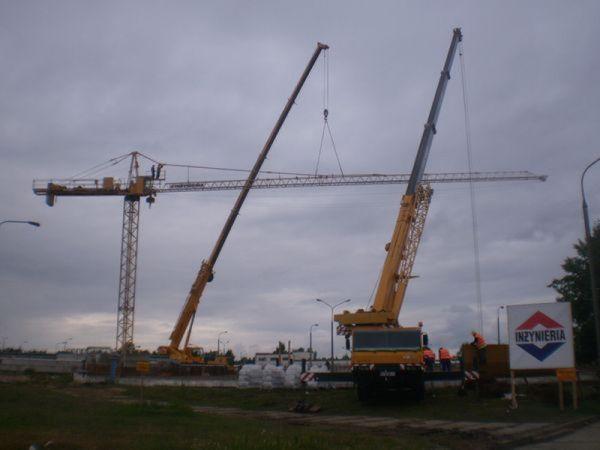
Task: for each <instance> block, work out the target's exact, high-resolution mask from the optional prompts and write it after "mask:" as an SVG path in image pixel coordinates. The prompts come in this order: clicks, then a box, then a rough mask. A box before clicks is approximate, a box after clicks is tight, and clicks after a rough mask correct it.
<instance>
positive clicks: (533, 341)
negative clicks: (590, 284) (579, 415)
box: [507, 302, 577, 409]
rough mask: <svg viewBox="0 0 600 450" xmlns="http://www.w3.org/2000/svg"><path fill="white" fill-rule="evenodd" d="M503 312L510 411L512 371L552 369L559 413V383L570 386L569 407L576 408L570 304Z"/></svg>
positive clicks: (516, 307)
mask: <svg viewBox="0 0 600 450" xmlns="http://www.w3.org/2000/svg"><path fill="white" fill-rule="evenodd" d="M507 312H508V336H509V353H510V370H511V396H512V404H513V407H516V405H517V399H516V386H515V377H514V373H515V371H516V370H539V369H555V370H556V376H557V380H558V383H559V385H558V388H559V402H560V405H561V409H563V408H564V392H563V384H562V383H563V381H571V382H572V383H573V407H574V408H577V389H576V388H577V386H576V381H577V375H576V372H575V353H574V351H573V319H572V315H571V304H570V303H563V302H561V303H534V304H528V305H509V306H508V307H507Z"/></svg>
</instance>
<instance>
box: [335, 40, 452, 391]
mask: <svg viewBox="0 0 600 450" xmlns="http://www.w3.org/2000/svg"><path fill="white" fill-rule="evenodd" d="M461 40H462V33H461V30H460V28H455V29H454V32H453V36H452V41H451V43H450V48H449V50H448V54H447V56H446V62H445V64H444V68H443V70H442V73H441V75H440V79H439V82H438V85H437V90H436V92H435V97H434V99H433V104H432V105H431V110H430V112H429V117H428V119H427V123H426V124H425V129H424V131H423V135H422V137H421V142H420V144H419V149H418V151H417V156H416V158H415V162H414V165H413V169H412V172H411V175H410V179H409V182H408V186H407V188H406V193H405V194H404V196H403V197H402V202H401V207H400V212H399V214H398V219H397V220H396V226H395V229H394V233H393V235H392V240H391V242H389V243H388V244H387V245H386V246H385V249H386V251H387V256H386V259H385V262H384V264H383V269H382V272H381V277H380V279H379V285H378V288H377V292H376V295H375V300H374V302H373V306H372V307H371V308H370V310H368V311H365V310H362V309H359V310H357V311H356V312H349V311H344V312H343V313H341V314H336V315H335V320H336V321H337V322H338V323H339V327H338V330H339V333H340V334H344V335H345V336H346V339H347V341H346V342H347V345H348V346H349V341H350V338H352V371H353V376H354V381H355V384H356V386H357V390H358V397H359V399H360V400H361V401H366V400H369V399H370V398H372V397H373V396H374V395H375V394H376V393H377V391H378V390H379V389H394V390H401V389H406V388H411V389H413V390H414V391H415V392H416V394H417V397H418V398H422V397H423V395H424V376H423V375H424V370H423V348H424V347H425V346H427V344H428V343H427V335H426V334H424V333H423V332H422V330H421V324H419V326H417V327H403V326H401V325H400V324H399V323H398V315H399V314H400V309H401V308H402V303H403V302H404V295H405V293H406V287H407V285H408V280H409V279H410V278H411V271H412V267H413V263H414V260H415V256H416V254H417V248H418V247H419V241H420V239H421V234H422V232H423V227H424V225H425V218H426V216H427V211H428V209H429V202H430V200H431V195H432V193H433V190H432V189H431V187H430V186H429V185H428V184H426V183H423V182H422V180H423V173H424V170H425V165H426V163H427V157H428V156H429V150H430V148H431V142H432V140H433V136H434V134H435V133H436V122H437V118H438V115H439V112H440V108H441V105H442V100H443V97H444V93H445V90H446V85H447V84H448V80H449V79H450V68H451V67H452V61H453V59H454V55H455V54H456V49H457V47H458V45H459V42H460V41H461Z"/></svg>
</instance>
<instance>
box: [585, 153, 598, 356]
mask: <svg viewBox="0 0 600 450" xmlns="http://www.w3.org/2000/svg"><path fill="white" fill-rule="evenodd" d="M598 161H600V158H597V159H596V160H594V161H592V162H591V163H589V164H588V165H587V167H586V168H585V169H584V171H583V173H582V174H581V200H582V202H581V206H582V209H583V225H584V227H585V239H586V241H587V257H588V266H589V269H590V284H591V288H592V307H593V311H594V322H595V323H594V325H595V329H596V355H597V359H598V361H599V362H600V304H599V302H600V298H599V296H598V286H597V280H596V267H595V265H596V263H595V261H594V259H595V258H594V256H595V255H594V247H593V245H592V233H591V231H590V218H589V216H588V205H587V202H586V201H585V190H584V189H583V177H585V174H586V172H587V171H588V169H589V168H590V167H592V166H593V165H594V164H596V163H597V162H598Z"/></svg>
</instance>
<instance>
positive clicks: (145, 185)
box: [33, 44, 546, 358]
mask: <svg viewBox="0 0 600 450" xmlns="http://www.w3.org/2000/svg"><path fill="white" fill-rule="evenodd" d="M326 49H327V46H325V45H324V44H319V45H318V47H317V50H315V55H316V56H315V55H313V58H314V61H313V58H311V61H310V62H309V66H307V70H308V72H310V70H309V67H310V68H312V65H314V62H315V61H316V57H318V52H320V51H321V50H326ZM308 72H306V70H305V73H303V76H302V78H301V82H302V83H303V82H304V80H305V79H306V78H305V75H306V76H308ZM299 87H301V84H300V82H299V86H297V88H299ZM296 94H297V93H296ZM288 106H289V108H288ZM291 106H292V103H290V102H289V101H288V105H286V108H285V109H284V113H285V116H287V113H288V112H289V109H291ZM284 113H282V117H283V115H284ZM282 117H280V120H279V121H278V123H277V125H276V127H275V128H274V130H273V132H274V133H275V134H274V135H273V133H272V136H269V140H268V141H267V144H268V145H267V144H265V148H266V149H267V152H268V149H269V148H270V146H271V145H272V143H273V141H274V139H275V137H276V135H277V132H278V130H279V128H280V127H281V125H282V124H283V120H285V117H283V119H282ZM280 121H281V123H280ZM264 150H265V149H263V152H264ZM261 156H262V153H261ZM264 156H265V157H266V153H265V155H264ZM259 159H260V158H259ZM141 160H146V161H148V162H150V163H152V164H154V165H155V166H156V167H157V168H158V170H157V171H156V172H154V171H153V173H149V171H143V170H142V169H141ZM263 161H264V158H263ZM120 163H127V164H128V166H129V170H128V175H127V178H125V179H119V178H117V177H103V178H91V177H78V178H69V179H36V180H33V193H34V194H35V195H38V196H45V197H46V204H47V205H48V206H54V205H55V203H56V200H57V197H123V210H122V214H123V221H122V233H121V252H120V270H119V291H118V317H117V332H116V348H117V350H122V351H127V350H129V349H132V348H133V334H134V313H135V300H136V281H137V277H136V275H137V249H138V230H139V224H140V222H139V220H140V199H141V198H145V199H146V201H147V202H148V203H149V204H152V203H154V201H155V200H156V197H157V195H158V194H165V193H175V192H204V191H221V190H240V189H241V190H242V192H241V193H240V197H242V194H243V198H242V200H241V203H240V204H239V205H238V203H239V201H240V198H238V202H236V207H238V206H239V208H241V204H242V203H243V200H244V199H245V197H246V196H247V194H248V191H249V189H273V188H294V187H296V188H302V187H326V186H356V185H361V186H365V185H389V184H406V183H408V182H409V181H410V174H375V173H357V174H344V175H309V174H295V175H292V176H290V174H289V173H285V172H275V173H274V175H277V176H266V177H265V176H262V177H260V178H259V177H258V171H259V170H260V165H262V162H261V163H260V165H259V166H258V168H257V167H256V164H255V167H254V168H253V169H252V171H250V175H251V178H252V180H251V181H250V182H249V180H250V178H249V179H222V180H191V181H190V180H189V179H188V180H182V181H167V177H166V170H165V168H166V167H169V166H171V165H174V164H168V163H165V162H160V161H157V160H155V159H153V158H151V157H149V156H147V155H145V154H143V153H141V152H139V151H133V152H131V153H127V154H125V155H121V156H118V157H115V158H112V159H111V160H109V161H108V162H107V163H104V164H101V165H98V166H95V167H100V166H103V167H111V166H115V165H117V164H120ZM257 163H258V161H257ZM254 169H257V170H256V171H255V170H254ZM263 173H265V172H263ZM271 173H273V172H271ZM545 179H546V176H545V175H538V174H534V173H531V172H528V171H495V172H459V173H433V174H423V175H422V181H423V182H426V183H455V182H494V181H545ZM239 208H238V210H239ZM232 214H233V211H232ZM232 217H233V218H232ZM233 221H235V216H232V215H230V217H229V219H228V221H227V224H226V228H228V230H227V232H226V233H224V234H223V233H222V235H221V236H220V237H219V241H218V242H217V244H218V245H217V246H216V247H215V249H214V250H213V254H211V258H209V260H207V261H205V263H206V264H208V266H213V265H214V262H215V261H216V257H218V253H219V252H220V248H218V249H217V247H220V246H222V245H223V243H224V239H226V237H227V234H228V233H229V231H230V230H231V227H232V226H233ZM230 222H231V223H230ZM223 232H225V229H224V230H223ZM219 242H220V244H219ZM215 251H216V254H215ZM213 256H214V257H213ZM208 266H207V268H206V269H205V272H206V270H208ZM200 272H202V269H201V271H200ZM199 276H200V273H199ZM203 277H204V275H203ZM203 282H204V281H202V282H201V283H200V284H202V283H203ZM194 284H195V285H196V283H194ZM202 289H203V287H202ZM192 290H193V291H194V293H193V297H194V298H195V296H196V292H197V289H196V290H195V289H194V288H192ZM190 295H192V292H190ZM188 297H189V296H188ZM192 300H193V299H192ZM194 303H195V300H194V301H191V302H190V305H191V307H190V308H188V309H185V308H184V311H182V315H183V317H180V321H181V324H183V323H184V322H185V323H187V327H188V337H187V339H186V345H185V347H187V345H188V343H189V330H190V329H191V327H190V325H191V323H192V321H193V319H191V318H193V317H194V314H195V308H197V304H196V306H193V305H194ZM187 304H188V302H186V305H187ZM189 311H192V314H191V316H190V314H189ZM188 317H191V318H190V320H189V322H188V321H187V318H188ZM180 321H178V324H179V323H180ZM176 328H177V329H176V330H175V329H174V330H173V333H174V334H173V333H172V335H171V344H170V347H172V348H175V347H177V348H178V347H179V345H180V344H181V340H182V339H183V334H184V331H185V329H186V327H185V326H183V327H182V326H178V327H176ZM185 347H184V348H185ZM179 355H180V357H182V358H185V352H184V354H179ZM188 357H189V356H188Z"/></svg>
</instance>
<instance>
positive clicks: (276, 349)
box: [273, 341, 287, 355]
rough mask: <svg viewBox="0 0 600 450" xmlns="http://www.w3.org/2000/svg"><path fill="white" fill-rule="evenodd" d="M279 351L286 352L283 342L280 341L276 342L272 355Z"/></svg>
mask: <svg viewBox="0 0 600 450" xmlns="http://www.w3.org/2000/svg"><path fill="white" fill-rule="evenodd" d="M279 353H287V349H286V347H285V344H284V343H283V342H281V341H279V344H277V347H276V348H275V351H274V352H273V354H274V355H277V354H279Z"/></svg>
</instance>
